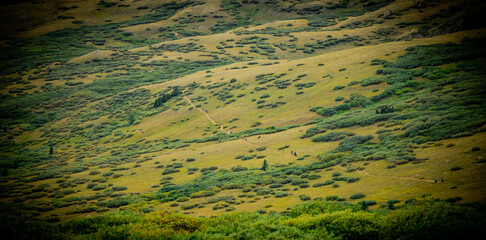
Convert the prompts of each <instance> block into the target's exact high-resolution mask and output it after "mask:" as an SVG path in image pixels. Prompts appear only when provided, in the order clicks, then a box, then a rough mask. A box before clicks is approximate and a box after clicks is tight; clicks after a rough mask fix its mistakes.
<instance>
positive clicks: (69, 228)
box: [0, 198, 486, 239]
mask: <svg viewBox="0 0 486 240" xmlns="http://www.w3.org/2000/svg"><path fill="white" fill-rule="evenodd" d="M396 202H397V201H395V202H392V201H390V202H389V203H390V204H389V206H388V207H384V208H380V209H379V210H373V211H370V210H367V209H366V205H365V204H357V205H353V204H349V203H346V202H337V203H336V202H326V201H309V202H306V203H304V204H300V205H297V206H295V207H293V208H292V209H291V210H290V211H287V212H286V213H277V212H271V213H269V214H261V213H258V212H254V213H231V214H226V215H222V216H216V217H211V218H198V217H191V216H186V215H183V214H180V213H171V212H165V211H154V212H150V213H143V212H137V211H128V210H127V211H123V210H120V211H117V212H111V213H105V214H102V215H97V216H91V217H84V218H78V219H75V220H70V221H65V222H61V223H50V222H47V221H43V220H32V218H31V217H32V216H30V215H29V214H27V213H25V212H22V211H19V210H18V209H16V208H9V209H3V210H4V211H2V212H3V214H2V219H3V220H4V221H5V223H4V224H2V225H1V227H0V229H1V231H2V233H4V234H8V236H11V238H10V239H26V238H27V239H29V238H35V239H73V238H76V239H263V238H265V239H459V238H461V237H464V236H481V234H482V233H484V224H485V223H486V218H485V217H486V216H485V215H484V206H482V205H468V206H466V205H459V204H454V203H451V201H443V200H438V199H432V198H424V199H421V200H409V201H407V202H405V203H403V204H402V205H395V204H397V203H396ZM452 202H453V201H452ZM51 220H52V219H51Z"/></svg>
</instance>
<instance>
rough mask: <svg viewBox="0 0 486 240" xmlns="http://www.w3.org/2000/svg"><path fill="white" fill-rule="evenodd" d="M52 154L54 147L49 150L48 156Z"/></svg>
mask: <svg viewBox="0 0 486 240" xmlns="http://www.w3.org/2000/svg"><path fill="white" fill-rule="evenodd" d="M52 154H54V147H52V146H51V147H50V148H49V155H52Z"/></svg>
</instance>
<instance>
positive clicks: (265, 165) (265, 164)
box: [261, 159, 268, 171]
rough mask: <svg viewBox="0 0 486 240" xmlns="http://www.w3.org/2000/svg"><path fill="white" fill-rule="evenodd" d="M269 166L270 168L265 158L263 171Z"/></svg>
mask: <svg viewBox="0 0 486 240" xmlns="http://www.w3.org/2000/svg"><path fill="white" fill-rule="evenodd" d="M267 168H268V163H267V160H265V159H263V165H262V168H261V170H263V171H267Z"/></svg>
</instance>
